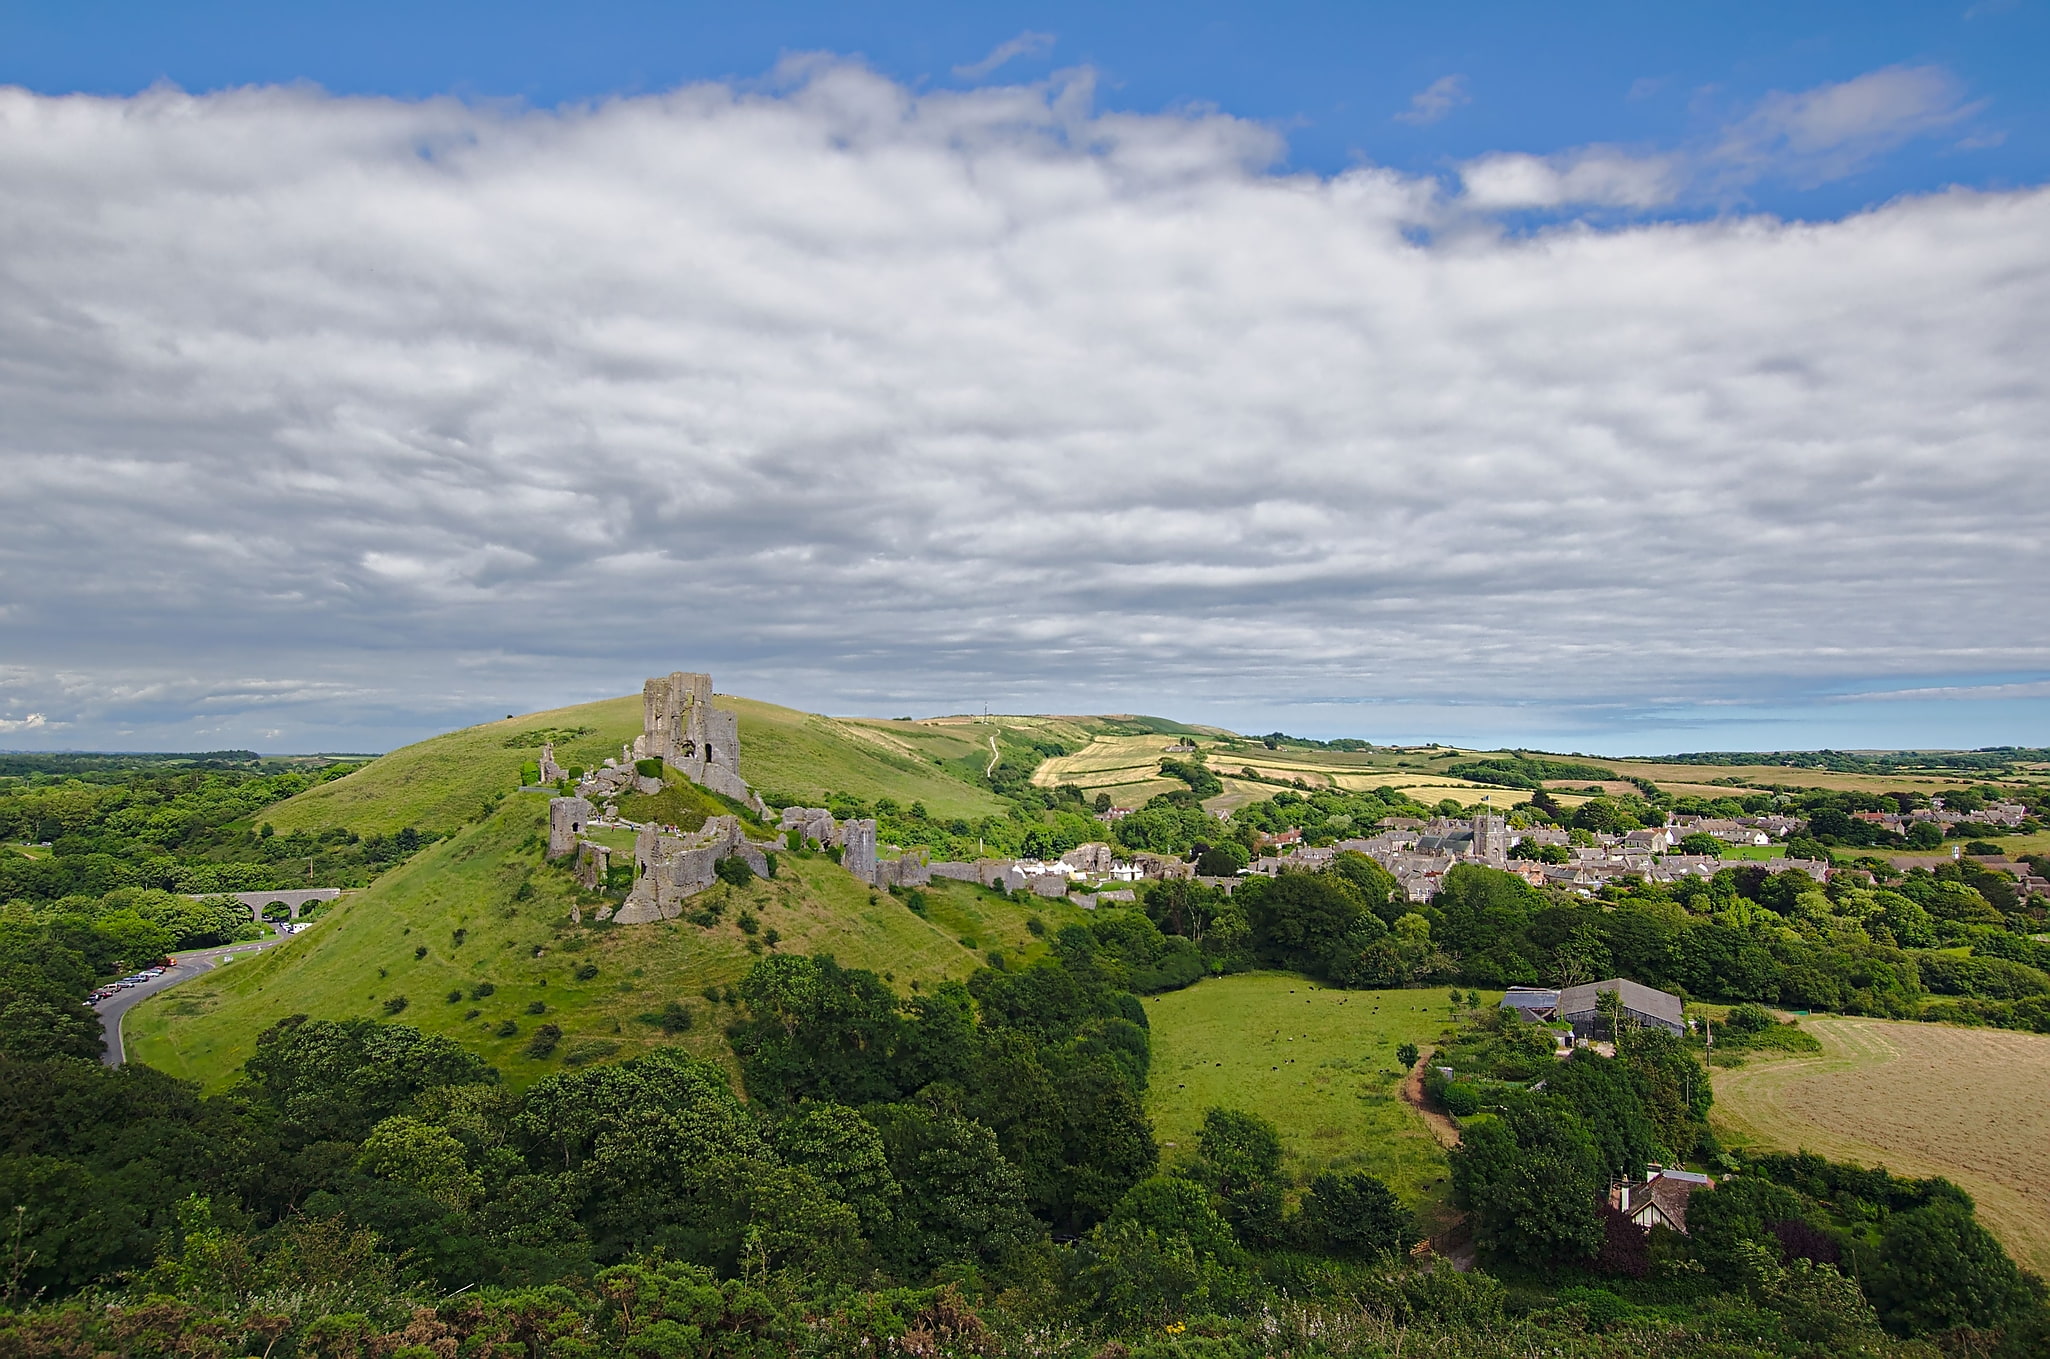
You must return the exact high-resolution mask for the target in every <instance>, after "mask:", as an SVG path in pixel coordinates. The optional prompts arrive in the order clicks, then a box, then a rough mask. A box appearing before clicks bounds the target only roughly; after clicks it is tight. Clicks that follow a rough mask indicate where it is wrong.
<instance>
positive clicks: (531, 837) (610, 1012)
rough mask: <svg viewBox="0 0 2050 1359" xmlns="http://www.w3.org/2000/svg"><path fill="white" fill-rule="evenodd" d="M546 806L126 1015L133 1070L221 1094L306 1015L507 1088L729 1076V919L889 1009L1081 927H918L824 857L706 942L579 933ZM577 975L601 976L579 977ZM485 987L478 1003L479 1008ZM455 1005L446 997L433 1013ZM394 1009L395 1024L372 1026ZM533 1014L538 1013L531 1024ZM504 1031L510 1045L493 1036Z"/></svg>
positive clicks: (938, 907) (747, 898)
mask: <svg viewBox="0 0 2050 1359" xmlns="http://www.w3.org/2000/svg"><path fill="white" fill-rule="evenodd" d="M546 807H547V802H546V799H545V798H542V797H540V796H536V795H531V794H526V795H522V794H515V795H513V796H511V797H508V798H507V799H506V800H505V802H504V803H503V804H501V806H500V807H499V808H498V809H497V810H496V811H495V812H494V813H493V814H492V815H491V816H490V817H489V818H488V819H486V820H485V821H484V822H482V823H481V824H478V825H474V826H469V827H465V828H464V829H463V830H461V831H460V832H459V833H458V834H457V835H456V836H455V838H453V839H450V840H445V841H442V842H441V843H439V844H435V845H432V846H430V847H429V848H427V849H425V850H423V851H421V852H420V853H419V854H418V855H416V856H415V857H414V858H413V859H411V860H409V861H408V862H406V863H405V864H402V865H400V866H399V867H398V868H395V869H393V870H392V871H391V872H390V873H387V874H386V875H385V876H383V877H382V878H380V879H378V881H377V882H376V883H374V884H373V885H372V886H370V887H369V888H367V889H365V890H363V891H360V892H354V893H351V894H349V895H348V896H345V897H344V898H342V899H341V900H340V901H339V902H337V903H336V904H335V905H334V906H333V907H332V908H330V909H329V910H328V911H327V912H326V914H325V916H324V918H323V919H322V920H321V922H320V923H319V924H317V925H315V926H314V927H313V928H312V929H311V930H308V931H306V932H305V933H304V934H301V935H298V936H296V937H294V938H293V939H292V940H290V941H289V942H287V943H285V944H282V945H280V946H278V947H277V948H275V949H272V950H270V951H268V952H267V953H265V954H263V955H262V956H261V957H260V958H255V959H250V960H248V961H246V962H241V961H238V962H236V963H234V964H231V965H230V966H228V967H225V968H221V969H218V970H216V971H214V972H210V973H208V974H207V975H206V976H204V977H202V978H198V979H196V980H194V981H192V982H189V983H187V984H186V985H184V986H181V987H178V988H176V989H174V990H171V991H167V992H165V993H164V994H163V995H161V996H157V997H153V998H151V999H150V1000H148V1001H146V1002H144V1003H143V1004H142V1005H139V1006H137V1007H136V1009H135V1010H134V1011H132V1012H131V1013H130V1014H129V1015H128V1017H127V1021H126V1024H125V1026H124V1035H125V1037H126V1039H127V1045H128V1051H129V1054H130V1056H131V1057H132V1058H134V1059H136V1060H139V1061H146V1062H148V1063H149V1064H151V1065H152V1066H155V1067H158V1068H160V1069H162V1070H165V1071H168V1072H171V1073H172V1074H174V1075H177V1076H181V1077H184V1078H187V1079H190V1080H196V1081H199V1082H200V1083H201V1084H202V1085H204V1086H206V1087H208V1088H210V1089H218V1088H220V1086H221V1085H222V1084H223V1083H224V1082H226V1081H227V1080H228V1079H229V1078H231V1077H232V1075H233V1074H234V1071H235V1069H236V1068H237V1067H239V1066H240V1065H241V1063H242V1062H243V1061H245V1060H246V1059H247V1058H248V1057H249V1055H250V1054H251V1053H253V1052H254V1051H255V1049H256V1038H257V1035H258V1034H259V1033H261V1032H262V1031H263V1030H264V1029H265V1028H267V1027H269V1026H270V1025H271V1024H273V1023H275V1022H276V1021H277V1020H279V1019H282V1018H284V1017H286V1016H287V1015H292V1014H308V1015H312V1016H315V1017H317V1018H324V1019H342V1018H349V1017H352V1016H363V1017H367V1018H374V1019H385V1018H395V1019H398V1020H400V1021H401V1022H403V1023H407V1024H412V1025H414V1026H416V1027H418V1028H420V1029H422V1030H424V1031H426V1032H428V1033H436V1034H442V1035H445V1036H447V1037H450V1038H453V1039H455V1040H456V1041H458V1042H460V1043H462V1044H463V1045H464V1046H466V1047H468V1048H471V1049H473V1050H475V1051H476V1052H478V1053H479V1054H480V1055H481V1056H483V1057H484V1059H485V1060H486V1061H488V1062H491V1063H492V1064H493V1065H495V1066H497V1067H498V1068H499V1069H500V1070H502V1071H503V1072H504V1073H505V1076H506V1079H507V1081H508V1082H509V1083H510V1084H512V1085H513V1086H515V1087H519V1086H524V1085H526V1084H527V1083H528V1082H530V1081H532V1080H534V1079H535V1078H537V1077H538V1076H540V1075H542V1074H544V1073H546V1072H548V1071H551V1070H556V1069H559V1068H560V1067H561V1065H562V1063H563V1060H564V1059H565V1057H566V1056H567V1055H568V1054H569V1053H570V1052H571V1051H573V1050H575V1049H576V1048H577V1045H578V1044H579V1043H583V1044H585V1047H584V1049H583V1051H584V1052H586V1053H590V1052H593V1051H595V1050H597V1049H599V1048H602V1047H603V1046H604V1045H606V1044H616V1045H617V1047H616V1049H614V1050H613V1051H612V1052H609V1053H606V1054H604V1055H605V1056H607V1057H611V1056H617V1057H629V1056H632V1055H633V1054H634V1053H636V1052H639V1051H643V1050H645V1049H647V1048H649V1047H653V1046H657V1045H661V1044H667V1043H676V1044H679V1045H681V1046H683V1047H685V1048H688V1049H689V1050H691V1051H693V1052H695V1053H697V1054H698V1055H700V1056H704V1057H708V1058H711V1059H713V1060H717V1061H722V1062H730V1060H731V1059H730V1054H729V1052H728V1050H727V1047H726V1043H725V1040H724V1038H723V1037H722V1035H721V1033H720V1030H721V1029H722V1028H723V1027H724V1025H725V1024H726V1023H727V1022H728V1021H729V1020H730V1019H731V1018H732V1017H733V1016H732V1012H731V1010H730V1009H729V1008H728V1007H727V1006H725V1005H723V1004H717V1005H715V1004H714V1003H712V1002H711V1001H709V1000H707V999H706V998H705V996H704V991H705V989H706V988H707V987H720V988H724V987H727V986H731V985H733V984H735V983H737V982H739V981H740V980H741V978H742V977H744V976H745V975H746V974H747V970H748V969H749V968H750V967H752V966H753V964H754V962H755V955H754V954H752V953H750V952H749V951H748V948H747V944H748V936H747V935H746V934H744V933H742V931H741V930H740V928H739V918H740V913H741V912H742V911H743V910H746V911H749V912H751V913H752V914H753V916H754V917H755V919H756V920H757V921H758V922H759V927H760V929H761V931H763V932H764V937H765V934H766V931H768V930H770V929H773V930H775V931H776V932H777V934H778V935H779V936H780V939H779V942H778V944H777V948H778V949H779V950H780V951H784V952H804V953H810V952H826V953H832V954H834V955H835V956H836V957H838V958H839V960H840V961H841V962H842V963H843V964H845V965H846V966H849V967H865V968H870V969H873V970H875V971H877V972H880V973H884V974H886V975H887V976H889V978H890V979H891V981H892V982H893V983H894V984H895V985H896V986H897V988H898V989H899V991H900V992H908V990H909V988H910V986H911V984H912V983H913V982H914V981H916V982H920V983H922V984H926V985H930V984H932V983H934V982H937V981H940V980H943V979H945V978H965V977H966V976H968V974H969V973H970V972H972V971H974V969H975V968H976V967H977V966H979V965H980V964H981V963H982V961H983V958H984V956H985V955H986V953H987V952H988V950H991V949H1003V950H1005V951H1006V952H1008V953H1010V954H1011V955H1012V956H1014V957H1018V958H1021V959H1025V960H1030V959H1031V958H1032V957H1034V956H1037V954H1038V953H1039V952H1040V951H1042V950H1043V949H1044V947H1045V945H1044V944H1043V943H1041V942H1040V940H1039V939H1038V938H1036V937H1035V936H1033V935H1032V934H1031V933H1030V932H1029V930H1028V927H1027V921H1028V920H1029V919H1030V918H1031V917H1032V916H1034V915H1038V916H1040V917H1041V918H1042V919H1043V920H1044V921H1045V922H1046V924H1047V925H1048V926H1050V927H1053V928H1054V929H1057V928H1058V927H1059V926H1061V925H1064V924H1067V923H1069V922H1070V921H1072V920H1076V919H1080V918H1081V911H1080V908H1078V907H1076V906H1073V905H1070V904H1069V903H1067V902H1065V901H1043V900H1035V901H1033V902H1030V903H1022V902H1020V903H1013V902H1011V901H1008V900H1006V899H1004V898H1001V897H999V896H997V895H996V894H995V893H992V892H988V891H985V890H983V889H982V888H980V887H975V886H972V885H969V884H966V883H954V882H948V883H944V884H940V885H936V886H935V887H934V888H933V889H932V890H931V891H930V892H928V893H927V896H926V902H927V906H926V914H925V916H923V917H920V916H918V915H915V914H913V913H912V911H911V910H910V909H909V908H908V906H907V905H906V904H905V903H904V902H903V901H901V900H899V899H898V898H896V897H892V896H889V895H887V894H877V893H872V892H871V891H870V890H869V889H868V888H867V886H865V885H864V884H862V883H861V882H859V881H857V880H856V879H855V878H853V877H852V876H850V875H849V874H847V873H846V872H845V871H843V870H842V869H841V868H839V867H838V866H837V865H835V864H833V863H831V862H830V861H829V860H827V859H824V858H816V859H809V858H800V857H798V856H795V855H779V856H778V876H777V878H776V879H775V880H774V881H762V880H759V879H757V880H756V881H754V882H752V883H750V884H748V885H747V886H745V887H740V888H735V887H730V886H725V885H721V886H718V887H714V888H712V889H711V890H709V891H708V892H706V893H704V894H703V896H702V897H700V898H699V899H698V900H697V902H695V903H694V905H699V906H702V905H703V904H704V903H705V902H707V901H711V900H717V901H719V902H721V903H722V904H723V914H722V917H721V919H720V920H719V921H718V922H717V923H716V924H714V925H712V926H710V927H700V926H698V925H693V924H691V923H689V922H688V921H684V920H675V921H666V922H663V923H660V924H648V925H633V926H619V927H612V926H590V925H587V926H584V927H582V928H575V927H571V926H570V925H569V922H568V915H569V908H570V904H571V902H572V900H573V898H574V893H575V886H574V883H573V882H572V881H571V880H570V878H569V876H568V874H567V873H566V872H565V871H564V870H562V869H560V868H554V867H548V866H544V865H543V864H542V862H541V859H540V840H541V833H542V832H543V831H544V829H545V825H546V819H547V812H546ZM523 890H524V891H525V893H526V894H525V895H524V896H523V895H521V893H522V891H523ZM1049 932H1050V933H1051V930H1050V931H1049ZM582 968H595V969H596V971H595V972H594V973H592V974H590V975H587V976H584V977H581V978H580V977H579V976H578V975H577V972H578V970H579V969H582ZM484 983H489V984H490V986H491V988H492V990H491V991H490V992H489V993H488V994H486V995H483V996H479V995H477V994H476V993H477V988H478V987H479V985H480V984H484ZM451 992H461V993H462V994H461V998H459V999H458V1000H455V1001H450V1000H448V999H447V998H446V997H447V996H448V995H449V994H450V993H451ZM400 997H403V998H404V1005H403V1008H401V1009H399V1010H396V1011H394V1010H390V1009H387V1004H388V1003H390V1002H393V1001H395V1000H396V999H398V998H400ZM670 1001H677V1002H680V1003H681V1004H682V1005H683V1006H684V1007H685V1008H686V1009H687V1010H689V1011H690V1013H691V1015H692V1018H693V1021H694V1022H693V1024H692V1027H691V1028H690V1029H689V1030H688V1031H685V1032H683V1033H680V1034H677V1035H675V1036H673V1037H672V1036H670V1035H666V1034H664V1033H663V1032H662V1031H661V1030H660V1029H659V1028H657V1027H655V1026H654V1025H653V1024H652V1023H649V1022H646V1021H643V1020H642V1019H641V1018H640V1016H642V1015H645V1014H650V1013H653V1012H656V1011H659V1010H661V1009H662V1007H663V1006H664V1005H665V1004H666V1003H668V1002H670ZM534 1004H539V1005H541V1006H542V1007H544V1008H543V1011H542V1013H539V1014H533V1013H530V1011H529V1008H528V1007H529V1006H531V1005H534ZM472 1011H475V1013H474V1014H473V1013H471V1012H472ZM507 1023H511V1024H512V1025H513V1026H515V1030H516V1031H515V1032H513V1033H501V1032H500V1029H501V1028H502V1026H504V1025H505V1024H507ZM542 1024H555V1025H558V1026H559V1027H560V1028H561V1029H562V1030H563V1038H562V1043H561V1047H560V1049H559V1050H558V1051H557V1052H556V1053H554V1054H552V1055H550V1056H548V1057H546V1058H540V1059H537V1058H532V1057H529V1056H527V1055H526V1044H527V1043H528V1041H529V1039H530V1038H531V1035H532V1032H533V1030H534V1029H535V1028H536V1027H538V1026H539V1025H542Z"/></svg>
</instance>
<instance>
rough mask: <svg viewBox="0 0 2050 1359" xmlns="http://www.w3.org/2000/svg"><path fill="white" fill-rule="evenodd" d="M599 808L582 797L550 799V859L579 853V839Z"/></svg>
mask: <svg viewBox="0 0 2050 1359" xmlns="http://www.w3.org/2000/svg"><path fill="white" fill-rule="evenodd" d="M596 815H597V808H595V807H593V806H592V805H591V804H590V803H588V802H586V801H584V799H582V798H580V797H552V798H550V799H548V857H549V858H551V859H560V858H562V857H563V856H564V855H567V854H574V853H576V852H577V839H578V837H580V836H582V835H583V833H584V827H586V826H588V825H590V824H591V818H592V817H593V816H596Z"/></svg>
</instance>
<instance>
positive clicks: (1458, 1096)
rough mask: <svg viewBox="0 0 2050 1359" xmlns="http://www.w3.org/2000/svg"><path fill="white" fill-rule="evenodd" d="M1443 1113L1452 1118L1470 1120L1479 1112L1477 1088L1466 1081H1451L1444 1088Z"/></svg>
mask: <svg viewBox="0 0 2050 1359" xmlns="http://www.w3.org/2000/svg"><path fill="white" fill-rule="evenodd" d="M1444 1098H1445V1112H1446V1113H1448V1114H1451V1115H1452V1116H1453V1117H1454V1118H1472V1117H1473V1116H1474V1115H1475V1114H1477V1113H1479V1112H1480V1111H1481V1092H1480V1089H1479V1087H1477V1086H1475V1085H1472V1084H1470V1083H1469V1082H1467V1081H1452V1082H1450V1083H1449V1084H1447V1085H1446V1087H1445V1097H1444Z"/></svg>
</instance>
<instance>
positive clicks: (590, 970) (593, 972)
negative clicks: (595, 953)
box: [570, 963, 598, 981]
mask: <svg viewBox="0 0 2050 1359" xmlns="http://www.w3.org/2000/svg"><path fill="white" fill-rule="evenodd" d="M570 975H571V976H572V977H575V978H576V979H577V980H578V981H589V980H591V978H593V977H595V976H597V975H598V964H596V963H578V964H577V966H576V970H575V971H574V972H572V973H570Z"/></svg>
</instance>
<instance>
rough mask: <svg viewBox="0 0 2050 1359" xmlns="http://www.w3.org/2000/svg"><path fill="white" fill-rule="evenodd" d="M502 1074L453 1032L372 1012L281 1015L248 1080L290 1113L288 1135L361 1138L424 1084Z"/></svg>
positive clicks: (486, 1079)
mask: <svg viewBox="0 0 2050 1359" xmlns="http://www.w3.org/2000/svg"><path fill="white" fill-rule="evenodd" d="M497 1075H498V1073H497V1072H496V1071H494V1070H492V1069H491V1068H490V1067H488V1066H486V1065H485V1064H484V1062H483V1060H482V1059H481V1058H479V1057H478V1056H477V1055H476V1054H474V1053H472V1052H470V1051H468V1050H467V1049H465V1048H463V1047H461V1046H460V1045H458V1044H457V1043H455V1042H454V1041H453V1040H451V1039H447V1038H441V1037H431V1036H429V1035H427V1034H424V1033H421V1032H420V1031H419V1030H418V1029H416V1028H413V1027H412V1026H411V1025H407V1024H378V1023H373V1022H372V1021H370V1020H368V1019H343V1020H330V1019H308V1018H307V1017H306V1016H304V1015H294V1016H292V1017H291V1018H289V1019H281V1020H279V1021H278V1022H277V1023H276V1024H273V1025H272V1026H271V1027H270V1028H268V1029H266V1030H265V1031H264V1032H263V1033H262V1035H260V1036H259V1037H258V1038H257V1040H256V1053H255V1055H254V1056H252V1057H251V1058H250V1059H249V1061H248V1062H247V1063H246V1064H245V1065H244V1067H243V1086H244V1088H245V1089H246V1090H247V1091H248V1092H249V1093H250V1094H251V1095H253V1096H254V1097H255V1098H256V1099H257V1100H259V1101H260V1102H262V1103H264V1104H267V1105H269V1106H270V1108H271V1109H273V1110H275V1111H276V1112H277V1114H278V1115H279V1116H280V1117H281V1118H282V1119H283V1120H284V1122H285V1125H286V1131H287V1136H288V1140H293V1141H304V1142H316V1141H351V1142H353V1141H356V1140H357V1139H359V1138H361V1137H363V1136H364V1135H365V1134H366V1133H368V1132H369V1131H370V1128H371V1125H373V1124H375V1123H376V1122H378V1121H379V1120H380V1119H383V1118H387V1117H389V1116H391V1115H392V1114H396V1113H400V1112H403V1111H404V1110H405V1108H406V1106H407V1105H409V1104H410V1103H411V1102H412V1101H413V1099H414V1098H415V1097H416V1096H418V1095H419V1094H420V1093H421V1092H422V1091H424V1090H429V1089H433V1088H435V1087H437V1086H445V1085H481V1084H489V1083H491V1082H493V1081H495V1080H496V1079H497Z"/></svg>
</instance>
